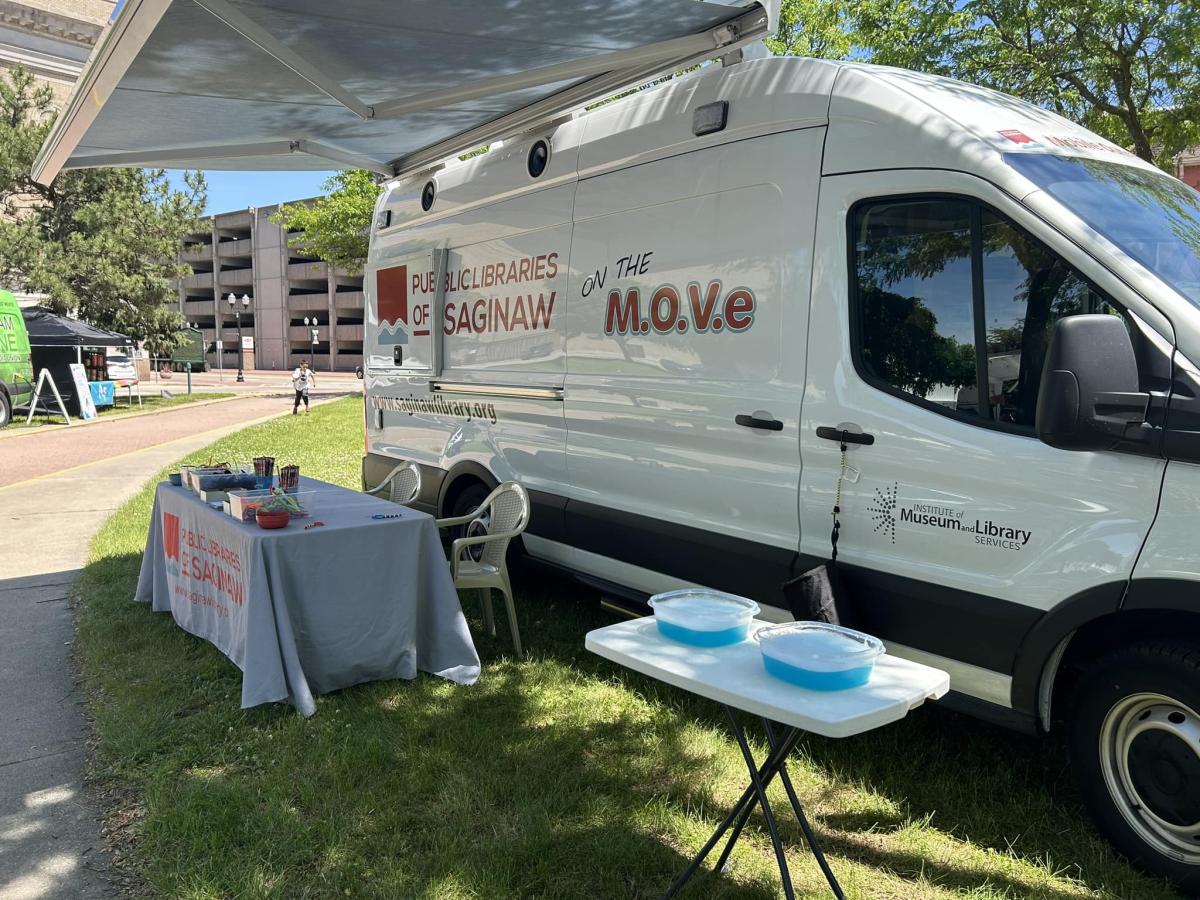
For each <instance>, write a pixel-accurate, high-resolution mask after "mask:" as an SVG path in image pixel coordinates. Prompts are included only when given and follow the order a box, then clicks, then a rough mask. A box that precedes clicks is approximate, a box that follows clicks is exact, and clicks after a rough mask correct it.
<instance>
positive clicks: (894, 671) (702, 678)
mask: <svg viewBox="0 0 1200 900" xmlns="http://www.w3.org/2000/svg"><path fill="white" fill-rule="evenodd" d="M768 624H770V623H768V622H763V621H760V620H758V619H756V620H754V621H753V622H752V623H751V624H750V633H751V635H753V633H754V632H755V631H757V630H758V629H759V628H763V627H765V626H767V625H768ZM585 646H586V647H587V649H588V650H591V651H592V652H593V653H596V654H598V655H600V656H603V657H604V658H605V659H610V660H612V661H613V662H615V663H620V664H621V665H622V666H625V667H626V668H629V669H633V670H634V671H635V672H641V673H642V674H643V675H649V676H650V677H651V678H656V679H658V680H659V681H663V682H665V683H667V684H670V685H673V686H674V687H677V688H682V689H683V690H685V691H689V692H690V693H693V694H697V695H699V696H701V697H706V698H707V699H709V700H715V701H717V702H718V703H724V704H726V705H728V706H732V707H734V708H735V709H741V710H745V711H746V712H748V713H753V714H754V715H756V716H765V717H766V718H768V719H770V720H771V721H772V722H780V723H782V724H784V725H792V726H795V727H796V728H800V729H803V730H804V731H811V732H813V733H814V734H821V735H824V736H826V737H849V736H850V735H852V734H861V733H862V732H864V731H870V730H871V729H872V728H878V727H879V726H880V725H886V724H888V723H889V722H895V721H897V720H899V719H903V718H904V716H905V715H906V714H907V713H908V711H909V710H910V709H915V708H916V707H918V706H920V705H921V704H922V703H924V702H925V701H926V700H936V699H937V698H938V697H941V696H942V695H943V694H945V693H946V691H948V690H949V689H950V676H949V675H947V674H946V673H945V672H943V671H942V670H941V669H934V668H932V667H930V666H923V665H921V664H920V663H914V662H909V661H908V660H905V659H900V658H899V657H896V656H890V655H888V654H886V653H885V654H884V655H883V656H881V657H879V659H877V660H876V661H875V671H874V672H872V674H871V680H870V681H868V682H867V683H866V684H864V685H863V686H862V687H856V688H849V689H847V690H842V691H810V690H807V689H806V688H802V687H797V686H796V685H793V684H788V683H787V682H786V681H781V680H780V679H778V678H775V677H774V676H772V675H768V674H767V671H766V669H764V668H763V664H762V654H761V653H759V649H758V643H757V642H756V641H754V640H752V639H747V640H745V641H742V642H741V643H740V644H732V645H730V646H727V647H693V646H691V645H690V644H681V643H679V642H678V641H672V640H670V639H669V638H665V637H663V636H662V635H660V634H659V633H658V626H657V625H656V624H655V621H654V617H653V616H647V617H646V618H643V619H632V620H630V621H628V622H620V623H619V624H616V625H609V626H608V627H606V628H598V629H596V630H595V631H591V632H589V633H588V635H587V640H586V642H585Z"/></svg>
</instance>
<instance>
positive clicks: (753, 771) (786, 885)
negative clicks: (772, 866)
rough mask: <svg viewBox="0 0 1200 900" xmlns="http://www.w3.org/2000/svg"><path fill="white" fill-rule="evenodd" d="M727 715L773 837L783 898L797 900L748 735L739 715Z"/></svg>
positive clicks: (729, 712) (732, 712) (726, 708)
mask: <svg viewBox="0 0 1200 900" xmlns="http://www.w3.org/2000/svg"><path fill="white" fill-rule="evenodd" d="M725 713H726V714H727V715H728V716H729V727H730V728H732V729H733V736H734V737H735V738H737V742H738V746H739V747H740V748H741V751H742V758H743V759H744V760H745V761H746V768H747V769H749V770H750V782H751V784H753V785H754V793H755V794H756V795H757V797H758V802H759V804H760V805H761V806H762V811H763V818H765V819H766V820H767V831H768V832H769V833H770V835H771V846H772V847H774V848H775V861H776V862H777V863H779V877H780V878H782V879H783V896H784V897H786V898H787V900H795V897H796V892H795V890H793V888H792V876H791V873H789V872H788V864H787V855H786V854H785V853H784V852H783V842H782V841H781V840H780V839H779V828H778V827H777V826H776V824H775V813H773V812H771V803H770V801H769V800H767V789H766V786H765V785H764V784H763V781H762V779H761V778H759V777H758V767H757V766H756V765H755V764H754V754H753V753H751V752H750V745H749V744H747V743H746V735H745V734H743V733H742V726H741V725H740V724H739V723H738V720H737V714H736V713H735V712H734V711H733V710H732V709H730V708H729V707H728V706H727V707H725Z"/></svg>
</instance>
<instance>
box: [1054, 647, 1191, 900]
mask: <svg viewBox="0 0 1200 900" xmlns="http://www.w3.org/2000/svg"><path fill="white" fill-rule="evenodd" d="M1077 684H1078V688H1077V693H1076V702H1075V703H1074V705H1073V709H1072V710H1071V721H1070V728H1069V734H1068V741H1069V745H1070V753H1071V760H1072V763H1073V767H1074V769H1075V772H1076V777H1077V778H1078V780H1079V786H1080V791H1081V793H1082V795H1083V799H1084V803H1085V804H1086V805H1087V807H1088V810H1089V812H1090V813H1091V814H1092V817H1093V818H1094V819H1095V821H1096V824H1097V826H1098V827H1099V829H1100V831H1101V832H1103V834H1104V835H1105V837H1107V838H1108V840H1109V841H1110V842H1111V843H1112V844H1113V845H1114V846H1115V847H1116V848H1117V849H1118V850H1120V851H1121V852H1122V853H1124V854H1125V855H1126V856H1127V857H1129V858H1130V859H1131V860H1132V861H1133V862H1134V863H1135V864H1137V865H1138V866H1140V867H1141V868H1143V869H1145V870H1147V871H1149V872H1151V873H1153V874H1155V875H1161V876H1163V877H1166V878H1168V879H1170V880H1171V881H1173V882H1175V884H1177V885H1178V886H1179V887H1180V888H1182V889H1183V890H1184V891H1186V892H1187V893H1188V894H1189V895H1196V894H1197V893H1200V645H1197V644H1195V643H1188V642H1184V641H1175V640H1165V639H1164V640H1155V641H1147V642H1144V643H1137V644H1133V645H1130V646H1128V647H1123V648H1121V649H1119V650H1116V651H1114V652H1112V653H1110V654H1108V655H1106V656H1104V657H1101V658H1100V659H1099V660H1098V661H1096V662H1095V663H1093V664H1092V665H1091V666H1090V667H1088V669H1087V670H1086V671H1084V672H1083V673H1082V675H1081V676H1080V678H1079V681H1078V682H1077Z"/></svg>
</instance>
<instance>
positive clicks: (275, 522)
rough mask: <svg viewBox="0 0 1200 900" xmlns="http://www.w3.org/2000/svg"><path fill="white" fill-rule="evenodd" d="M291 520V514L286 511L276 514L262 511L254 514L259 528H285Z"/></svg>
mask: <svg viewBox="0 0 1200 900" xmlns="http://www.w3.org/2000/svg"><path fill="white" fill-rule="evenodd" d="M291 520H292V516H291V513H289V512H288V511H287V510H286V509H284V510H278V511H274V512H272V511H269V510H263V509H260V510H259V511H258V512H256V513H255V514H254V521H256V522H257V523H258V527H259V528H283V527H284V526H285V525H287V523H288V522H290V521H291Z"/></svg>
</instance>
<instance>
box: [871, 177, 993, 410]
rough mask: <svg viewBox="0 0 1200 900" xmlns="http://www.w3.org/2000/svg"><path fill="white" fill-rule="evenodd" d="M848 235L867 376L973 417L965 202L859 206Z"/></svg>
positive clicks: (971, 319)
mask: <svg viewBox="0 0 1200 900" xmlns="http://www.w3.org/2000/svg"><path fill="white" fill-rule="evenodd" d="M854 235H855V238H856V241H855V248H854V249H855V254H854V256H855V276H856V280H857V289H858V306H859V316H860V318H859V324H860V330H859V341H860V344H859V347H858V348H857V350H858V352H859V359H860V360H861V362H862V365H863V366H864V367H865V368H866V370H867V372H868V374H869V375H871V376H874V378H875V379H877V380H878V381H881V382H883V383H885V384H887V385H888V386H890V387H892V388H893V389H895V390H897V391H901V392H903V393H905V394H911V395H913V396H914V397H919V398H921V399H923V400H927V401H929V402H931V403H936V404H938V405H939V406H944V407H946V408H948V409H951V410H956V411H958V412H965V413H969V414H973V415H978V414H979V404H978V393H979V392H978V391H977V390H976V389H975V384H976V377H977V373H976V366H975V320H974V306H973V299H972V297H973V294H972V287H971V206H970V204H969V203H967V202H966V201H962V200H914V201H897V202H881V203H873V204H871V205H869V206H860V207H859V208H858V212H857V214H856V215H855V217H854Z"/></svg>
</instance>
